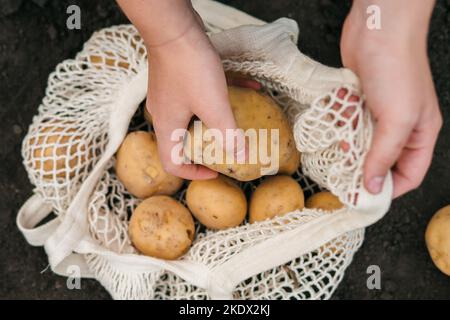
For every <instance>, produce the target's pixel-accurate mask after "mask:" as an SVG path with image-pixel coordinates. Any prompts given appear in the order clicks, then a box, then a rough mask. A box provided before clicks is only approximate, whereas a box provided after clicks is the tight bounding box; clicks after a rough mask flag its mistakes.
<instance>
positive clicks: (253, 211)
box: [250, 175, 304, 223]
mask: <svg viewBox="0 0 450 320" xmlns="http://www.w3.org/2000/svg"><path fill="white" fill-rule="evenodd" d="M303 207H304V196H303V190H302V188H301V187H300V185H299V184H298V182H297V181H295V180H294V179H293V178H292V177H289V176H284V175H281V176H274V177H269V178H266V179H265V180H264V181H263V182H262V183H261V184H260V185H259V186H258V187H257V188H256V189H255V191H254V192H253V195H252V197H251V199H250V223H253V222H256V221H262V220H266V219H271V218H273V217H275V216H282V215H284V214H286V213H289V212H291V211H294V210H297V209H303Z"/></svg>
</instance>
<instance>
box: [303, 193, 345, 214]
mask: <svg viewBox="0 0 450 320" xmlns="http://www.w3.org/2000/svg"><path fill="white" fill-rule="evenodd" d="M305 206H306V207H307V208H309V209H322V210H324V211H334V210H338V209H341V208H342V207H343V206H344V205H343V203H342V202H341V201H340V200H339V198H338V197H336V196H335V195H334V194H332V193H331V192H329V191H322V192H317V193H315V194H313V195H312V196H311V197H309V198H308V199H307V200H306V205H305Z"/></svg>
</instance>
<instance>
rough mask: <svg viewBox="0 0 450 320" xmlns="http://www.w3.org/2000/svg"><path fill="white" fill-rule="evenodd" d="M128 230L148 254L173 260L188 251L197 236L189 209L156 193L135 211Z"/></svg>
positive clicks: (135, 242)
mask: <svg viewBox="0 0 450 320" xmlns="http://www.w3.org/2000/svg"><path fill="white" fill-rule="evenodd" d="M128 233H129V235H130V239H131V242H132V243H133V245H134V246H135V247H136V249H137V250H139V251H140V252H141V253H143V254H144V255H147V256H151V257H155V258H160V259H167V260H173V259H177V258H179V257H180V256H182V255H183V254H185V253H186V252H187V251H188V249H189V247H190V246H191V244H192V241H193V240H194V236H195V225H194V219H193V218H192V216H191V213H190V212H189V210H188V209H187V208H186V207H185V206H183V205H182V204H181V203H179V202H178V201H176V200H174V199H172V198H170V197H168V196H153V197H150V198H148V199H146V200H144V201H143V202H142V203H141V204H140V205H139V206H137V208H136V209H135V210H134V212H133V214H132V216H131V219H130V224H129V226H128Z"/></svg>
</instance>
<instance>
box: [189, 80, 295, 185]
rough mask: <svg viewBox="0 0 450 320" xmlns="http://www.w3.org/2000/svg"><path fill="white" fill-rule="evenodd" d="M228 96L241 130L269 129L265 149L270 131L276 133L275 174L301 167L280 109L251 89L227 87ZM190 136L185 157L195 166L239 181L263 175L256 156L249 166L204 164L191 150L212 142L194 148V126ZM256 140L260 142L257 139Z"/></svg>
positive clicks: (270, 100) (261, 165) (292, 139)
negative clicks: (200, 166) (277, 135)
mask: <svg viewBox="0 0 450 320" xmlns="http://www.w3.org/2000/svg"><path fill="white" fill-rule="evenodd" d="M228 95H229V99H230V105H231V109H232V111H233V114H234V117H235V119H236V123H237V126H238V127H239V128H241V129H243V130H244V131H245V130H247V129H267V130H268V133H269V136H268V143H267V150H270V145H271V136H270V130H271V129H278V130H279V141H278V142H276V146H277V147H278V148H279V159H278V160H279V170H278V173H283V174H293V173H294V172H295V171H296V170H297V168H298V167H299V165H300V153H299V151H298V150H297V148H296V146H295V141H294V136H293V133H292V128H291V127H290V125H289V122H288V120H287V118H286V116H285V115H284V113H283V111H282V110H281V109H280V107H279V106H278V105H277V104H276V103H275V101H274V100H273V99H271V98H270V97H269V96H267V95H264V94H262V93H260V92H258V91H255V90H252V89H247V88H238V87H233V86H230V87H228ZM206 129H207V127H206V126H205V125H202V130H203V132H204V131H205V130H206ZM189 133H190V136H188V138H187V139H186V140H185V154H187V155H188V156H189V157H190V159H191V160H192V161H193V162H195V163H199V164H203V165H205V166H206V167H208V168H210V169H212V170H215V171H218V172H220V173H222V174H224V175H226V176H229V177H232V178H234V179H236V180H239V181H250V180H255V179H258V178H260V177H261V176H262V175H263V174H262V173H261V168H264V166H266V167H268V166H267V165H263V164H262V163H261V162H260V161H259V157H258V161H257V163H252V164H250V163H249V162H248V161H247V163H243V164H239V163H232V164H227V163H214V164H207V163H205V162H204V161H203V159H202V158H201V157H195V153H194V149H197V150H198V149H202V150H204V149H205V148H207V146H208V145H210V144H211V143H212V142H209V141H203V143H202V144H199V145H195V144H194V143H193V138H192V137H193V136H194V135H193V134H194V126H193V125H191V126H190V127H189ZM189 138H190V139H189ZM257 140H258V141H259V138H258V139H257ZM197 154H199V153H197ZM200 154H201V153H200ZM274 173H276V172H274Z"/></svg>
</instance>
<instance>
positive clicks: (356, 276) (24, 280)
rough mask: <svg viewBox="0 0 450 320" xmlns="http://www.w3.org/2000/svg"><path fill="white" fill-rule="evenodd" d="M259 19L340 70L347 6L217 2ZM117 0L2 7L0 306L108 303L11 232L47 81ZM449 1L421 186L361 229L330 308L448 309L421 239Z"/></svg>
mask: <svg viewBox="0 0 450 320" xmlns="http://www.w3.org/2000/svg"><path fill="white" fill-rule="evenodd" d="M223 2H225V3H227V4H229V5H232V6H235V7H237V8H239V9H241V10H244V11H246V12H248V13H250V14H252V15H254V16H256V17H259V18H261V19H264V20H267V21H272V20H275V19H277V18H279V17H282V16H285V17H289V18H292V19H295V20H296V21H297V22H298V23H299V25H300V41H299V46H300V48H301V49H302V50H303V52H305V53H306V54H308V55H310V56H311V57H313V58H314V59H317V60H318V61H320V62H322V63H324V64H328V65H331V66H340V54H339V37H340V28H341V25H342V22H343V20H344V18H345V16H346V13H347V12H348V8H349V5H350V2H349V1H341V0H336V1H331V0H317V1H310V0H302V1H300V0H277V1H269V0H259V1H256V0H252V1H250V0H234V1H223ZM70 4H78V5H79V6H80V7H81V12H82V29H81V30H79V31H69V30H67V29H66V25H65V24H66V18H67V14H66V8H67V6H68V5H70ZM126 22H127V20H126V18H125V17H124V16H123V15H122V13H121V12H120V10H119V9H118V8H117V6H116V5H115V2H114V1H113V0H101V1H90V0H80V1H75V0H72V1H59V0H58V1H57V0H48V1H47V0H27V1H22V0H0V106H1V108H0V119H1V123H2V125H1V126H0V139H1V140H0V141H1V143H0V159H1V163H2V165H1V166H0V298H8V299H13V298H21V299H38V298H39V299H107V298H109V295H108V293H107V292H106V291H105V290H104V289H103V288H102V287H101V285H100V284H99V283H97V282H96V281H93V280H83V281H82V288H81V290H68V289H67V288H66V279H65V278H62V277H59V276H56V275H54V274H52V272H50V271H48V270H47V271H45V272H43V270H44V269H45V268H46V266H47V260H46V255H45V253H44V250H43V249H42V248H34V247H31V246H29V245H28V244H27V243H26V242H25V240H24V239H23V237H22V236H21V234H20V233H19V231H18V230H17V227H16V225H15V217H16V214H17V211H18V209H19V207H20V206H21V205H22V204H23V202H24V201H25V200H26V199H27V198H28V197H29V196H30V195H31V193H32V189H33V187H32V185H31V184H30V183H29V181H28V178H27V175H26V172H25V170H24V168H23V166H22V163H21V162H22V158H21V155H20V149H21V141H22V139H23V137H24V135H25V133H26V131H27V128H28V125H29V124H30V123H31V119H32V117H33V115H34V114H35V113H36V110H37V106H38V105H39V103H40V101H41V99H42V98H43V96H44V90H45V87H46V81H47V77H48V75H49V73H50V72H51V71H52V70H53V69H54V68H55V66H56V65H57V63H59V62H60V61H62V60H64V59H67V58H71V57H74V55H75V54H76V53H77V52H78V51H79V50H80V49H81V47H82V45H83V43H84V42H85V41H86V40H87V39H88V38H89V37H90V35H91V34H92V32H93V31H95V30H97V29H99V28H102V27H107V26H111V25H115V24H121V23H126ZM449 44H450V1H448V0H438V1H437V6H436V9H435V11H434V15H433V20H432V26H431V32H430V38H429V52H430V59H431V64H432V69H433V75H434V79H435V82H436V88H437V92H438V96H439V99H440V104H441V108H442V113H443V115H444V119H445V124H444V128H443V130H442V132H441V135H440V138H439V141H438V144H437V148H436V151H435V156H434V159H433V164H432V167H431V169H430V171H429V174H428V176H427V177H426V179H425V181H424V183H423V185H422V186H421V187H420V188H419V189H417V190H415V191H414V192H411V193H409V194H408V195H406V196H404V197H402V198H401V199H398V200H396V201H394V202H393V204H392V208H391V210H390V212H389V213H388V214H387V216H386V217H385V218H384V219H383V220H382V221H381V222H379V223H377V224H375V225H374V226H371V227H369V228H368V229H367V232H366V240H365V242H364V244H363V246H362V248H361V249H360V250H359V251H358V252H357V254H356V255H355V257H354V261H353V263H352V264H351V266H350V267H349V268H348V269H347V272H346V275H345V278H344V280H343V281H342V283H341V285H340V286H339V288H338V290H337V291H336V293H335V294H334V297H333V298H334V299H449V298H450V277H446V276H444V275H443V274H442V273H440V272H439V271H438V270H437V269H436V268H435V267H434V265H433V264H432V262H431V260H430V258H429V256H428V253H427V250H426V248H425V243H424V231H425V228H426V225H427V222H428V221H429V219H430V218H431V216H432V215H433V213H434V212H435V211H436V210H438V209H439V208H441V207H443V206H444V205H447V204H450V183H448V181H450V78H449V77H450V73H449V70H450V51H449ZM369 265H378V266H380V268H381V272H382V278H381V285H382V288H381V290H368V289H367V286H366V279H367V277H368V275H367V274H366V269H367V267H368V266H369Z"/></svg>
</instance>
